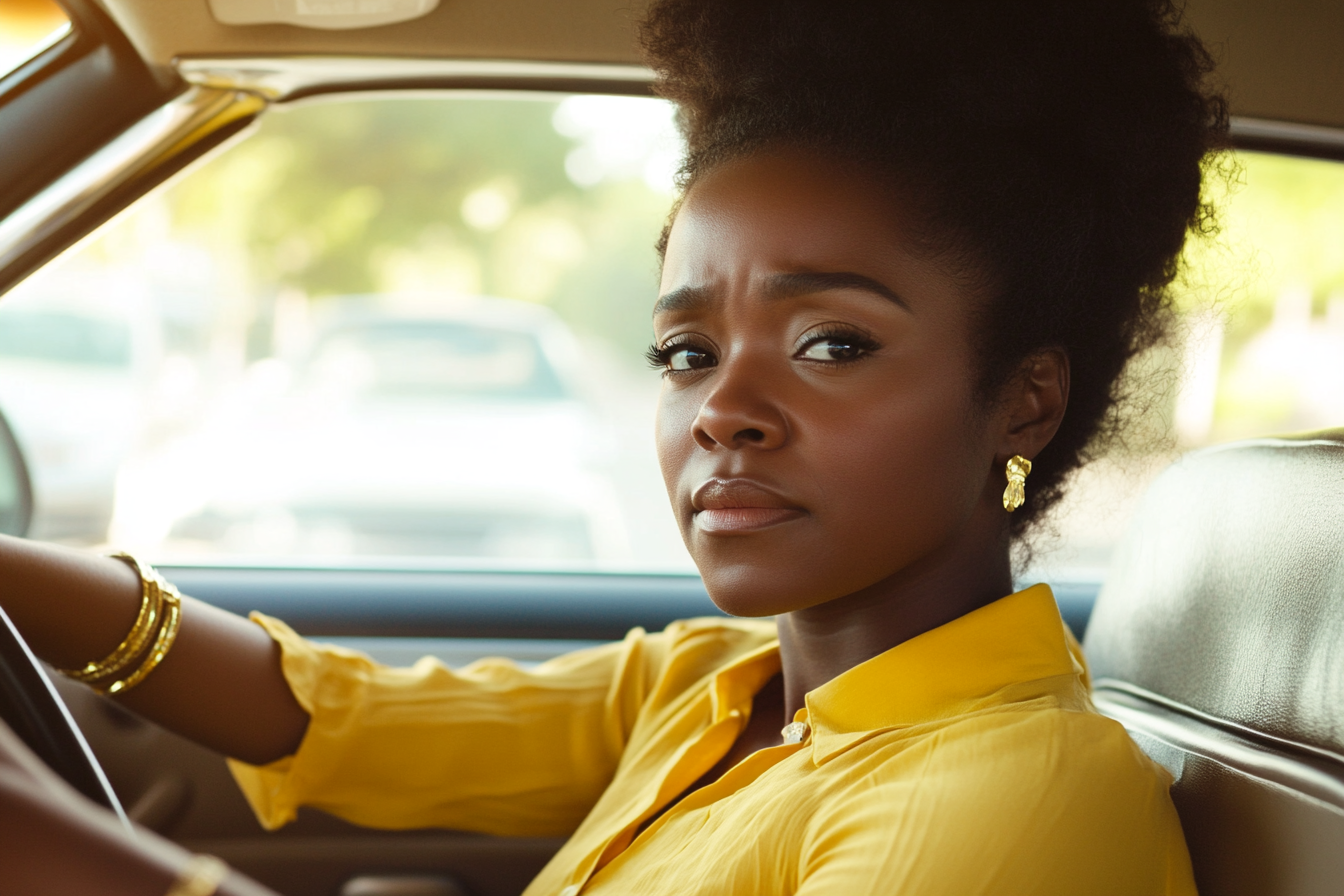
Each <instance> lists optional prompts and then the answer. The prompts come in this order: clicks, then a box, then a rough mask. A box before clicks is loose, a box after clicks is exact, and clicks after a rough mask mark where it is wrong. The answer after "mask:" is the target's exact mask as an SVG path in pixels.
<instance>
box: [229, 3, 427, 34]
mask: <svg viewBox="0 0 1344 896" xmlns="http://www.w3.org/2000/svg"><path fill="white" fill-rule="evenodd" d="M438 5H439V0H210V13H211V15H213V16H214V17H215V20H216V21H218V22H219V23H220V24H222V25H269V24H284V25H298V26H299V27H301V28H325V29H328V30H343V29H352V28H372V27H374V26H376V25H391V24H393V23H394V22H406V21H409V20H410V19H418V18H420V17H421V16H425V15H429V14H430V13H431V12H433V11H434V10H435V9H436V8H438Z"/></svg>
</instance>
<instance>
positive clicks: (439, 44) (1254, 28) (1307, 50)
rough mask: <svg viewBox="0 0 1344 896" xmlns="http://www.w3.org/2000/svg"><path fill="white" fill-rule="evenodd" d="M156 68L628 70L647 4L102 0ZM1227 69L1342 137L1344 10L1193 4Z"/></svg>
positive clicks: (1314, 5)
mask: <svg viewBox="0 0 1344 896" xmlns="http://www.w3.org/2000/svg"><path fill="white" fill-rule="evenodd" d="M99 2H101V3H102V4H103V5H104V6H105V7H106V8H107V9H108V11H109V12H110V13H111V14H112V16H113V18H114V19H115V20H116V21H117V22H118V23H119V24H120V26H121V27H122V28H123V29H124V31H125V32H126V34H127V35H128V37H129V38H130V40H131V42H132V43H133V45H134V46H135V47H136V48H137V49H138V50H139V52H140V53H141V55H142V56H144V57H145V59H146V60H148V61H149V62H150V63H151V64H153V65H155V66H157V67H162V68H167V67H168V66H170V65H171V64H172V60H173V59H175V58H177V57H193V56H195V57H216V58H217V57H220V56H228V55H240V56H251V57H256V56H273V55H295V54H323V55H355V56H384V57H385V56H401V57H436V58H462V59H525V60H554V61H565V62H597V63H620V64H630V63H638V62H639V51H638V46H637V44H636V41H635V37H634V23H635V22H636V21H638V18H639V15H640V13H641V12H642V10H643V8H644V6H645V2H646V0H442V2H441V3H440V4H439V7H438V8H437V9H436V10H434V11H433V12H431V13H430V14H429V15H427V16H425V17H424V18H421V19H416V20H414V21H410V22H404V23H401V24H396V25H386V26H382V27H377V28H364V29H359V30H350V31H326V30H316V29H308V28H298V27H294V26H289V25H247V26H228V25H221V24H219V23H218V22H217V21H216V20H215V19H214V18H213V16H212V15H211V13H210V9H209V5H208V2H207V0H99ZM1186 14H1187V17H1188V20H1189V21H1190V22H1191V24H1193V26H1194V27H1195V30H1196V31H1197V32H1198V33H1199V34H1200V35H1201V36H1202V37H1203V38H1204V40H1205V41H1206V43H1208V44H1209V46H1210V47H1211V49H1212V50H1213V52H1214V55H1215V56H1216V58H1217V59H1218V64H1219V75H1220V77H1221V78H1222V79H1223V80H1224V81H1225V82H1226V83H1227V85H1228V86H1229V88H1230V91H1229V92H1230V96H1231V101H1232V111H1233V114H1235V115H1238V116H1242V117H1247V118H1257V119H1269V120H1275V121H1285V122H1296V123H1301V124H1313V125H1323V126H1327V127H1335V128H1344V89H1341V87H1340V85H1342V84H1344V52H1340V48H1341V46H1344V3H1341V2H1339V0H1189V2H1188V3H1187V4H1186Z"/></svg>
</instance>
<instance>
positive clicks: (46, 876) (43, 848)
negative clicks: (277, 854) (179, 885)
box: [0, 724, 274, 896]
mask: <svg viewBox="0 0 1344 896" xmlns="http://www.w3.org/2000/svg"><path fill="white" fill-rule="evenodd" d="M189 861H191V855H190V854H189V853H187V852H185V851H184V850H182V849H181V848H179V847H177V846H175V845H173V844H172V843H169V842H168V841H166V840H163V839H160V838H159V837H156V836H154V835H153V834H151V833H149V832H147V831H140V832H139V836H137V837H132V836H131V835H130V834H128V833H127V831H126V829H125V828H123V827H122V826H121V825H120V824H119V823H118V822H117V820H116V819H115V818H113V817H112V815H111V813H109V812H107V811H106V810H104V809H101V808H99V807H98V806H95V805H93V803H91V802H89V801H88V800H86V799H84V798H83V797H82V796H80V795H79V794H77V793H75V792H74V791H73V790H71V789H70V788H69V787H68V786H66V785H65V782H63V781H61V780H60V779H59V778H57V777H56V776H55V775H53V774H52V773H51V772H50V771H49V770H48V769H47V768H46V767H45V766H43V765H42V763H41V762H40V761H39V760H38V759H37V757H36V756H33V755H32V753H30V752H29V751H28V750H27V748H25V747H24V746H23V744H22V743H21V742H20V741H19V739H18V738H17V737H16V736H15V735H14V733H13V732H11V731H10V730H9V729H8V728H7V727H5V726H4V725H3V724H0V868H3V869H4V889H5V892H6V893H97V894H100V896H162V894H164V893H167V892H169V888H170V887H171V886H172V884H173V882H174V881H176V880H178V879H179V877H180V876H181V875H182V873H183V870H184V869H185V868H187V865H188V862H189ZM215 893H217V894H219V896H274V894H272V893H271V891H270V890H267V889H266V888H265V887H262V886H261V885H259V884H257V883H254V882H253V881H250V880H248V879H247V878H244V877H242V876H241V875H238V874H229V875H228V876H227V877H226V878H225V879H224V880H223V881H221V882H220V884H219V886H218V888H217V889H216V890H215Z"/></svg>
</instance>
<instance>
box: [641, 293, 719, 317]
mask: <svg viewBox="0 0 1344 896" xmlns="http://www.w3.org/2000/svg"><path fill="white" fill-rule="evenodd" d="M712 301H713V297H712V296H711V295H710V293H709V290H708V289H705V288H704V287H703V286H682V287H679V288H677V289H674V290H672V291H671V292H668V293H664V294H663V295H661V296H659V297H658V301H657V302H655V303H654V305H653V313H654V316H657V315H659V314H667V313H669V312H672V311H699V310H701V309H703V308H705V307H707V306H708V305H709V304H710V302H712Z"/></svg>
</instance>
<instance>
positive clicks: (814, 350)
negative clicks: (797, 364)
mask: <svg viewBox="0 0 1344 896" xmlns="http://www.w3.org/2000/svg"><path fill="white" fill-rule="evenodd" d="M873 347H874V346H873V344H872V341H871V340H869V339H864V338H861V337H858V336H820V337H818V338H816V339H813V340H812V341H811V342H808V343H807V344H806V345H804V346H803V348H802V350H801V351H800V352H798V357H799V358H802V359H804V360H807V361H854V360H857V359H858V358H861V357H863V356H864V355H866V354H868V352H870V351H872V350H873Z"/></svg>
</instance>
